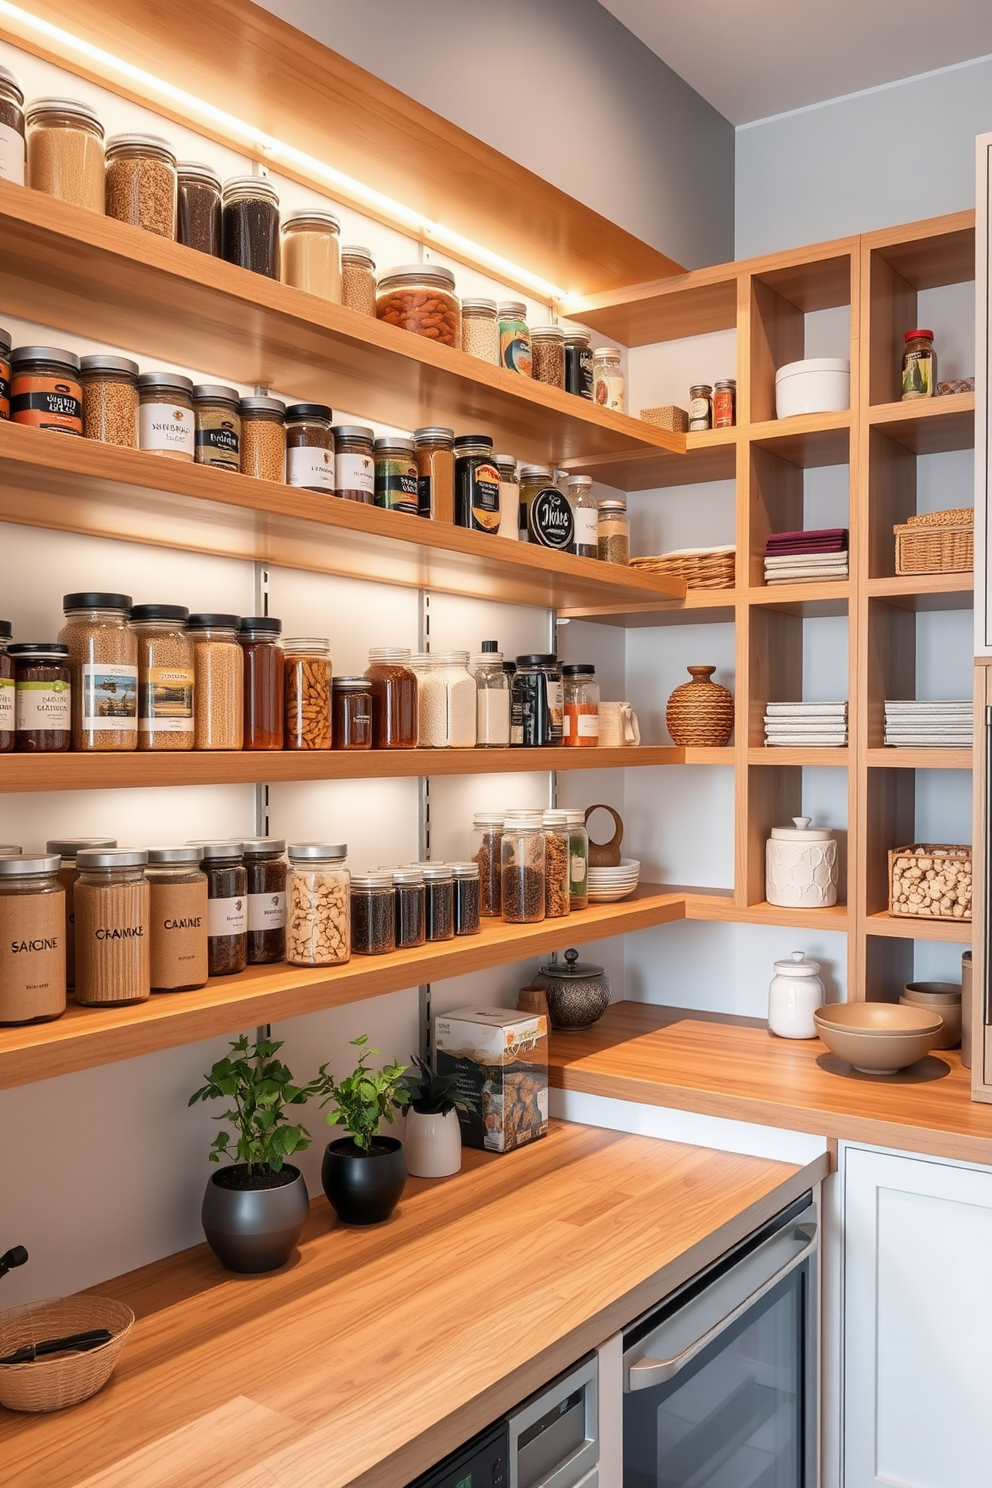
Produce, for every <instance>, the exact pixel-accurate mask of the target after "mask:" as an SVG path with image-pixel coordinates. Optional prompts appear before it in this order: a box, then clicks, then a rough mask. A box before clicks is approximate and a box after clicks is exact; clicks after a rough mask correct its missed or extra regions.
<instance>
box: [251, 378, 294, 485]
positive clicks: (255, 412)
mask: <svg viewBox="0 0 992 1488" xmlns="http://www.w3.org/2000/svg"><path fill="white" fill-rule="evenodd" d="M241 473H242V475H253V476H254V477H255V479H256V480H268V481H277V482H279V483H280V484H281V483H282V482H283V481H284V480H285V479H286V405H285V403H283V402H281V401H280V399H279V398H242V399H241Z"/></svg>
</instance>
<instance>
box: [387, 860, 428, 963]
mask: <svg viewBox="0 0 992 1488" xmlns="http://www.w3.org/2000/svg"><path fill="white" fill-rule="evenodd" d="M392 877H393V896H394V900H395V909H396V949H397V950H398V951H402V950H408V949H409V948H410V946H422V945H423V944H424V940H425V939H426V936H427V929H426V918H427V890H426V889H425V888H424V874H423V870H422V869H420V868H419V867H418V868H412V867H411V868H394V869H393V870H392Z"/></svg>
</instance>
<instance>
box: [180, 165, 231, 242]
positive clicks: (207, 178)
mask: <svg viewBox="0 0 992 1488" xmlns="http://www.w3.org/2000/svg"><path fill="white" fill-rule="evenodd" d="M176 237H177V239H178V240H179V242H180V243H182V244H183V245H184V246H185V247H186V248H195V249H196V251H197V252H198V253H209V254H210V255H211V256H212V257H213V258H220V256H221V230H220V177H219V176H218V175H217V172H216V171H215V170H213V169H211V167H210V166H209V165H202V164H201V163H200V162H199V161H197V160H181V161H180V162H179V164H178V165H177V166H176Z"/></svg>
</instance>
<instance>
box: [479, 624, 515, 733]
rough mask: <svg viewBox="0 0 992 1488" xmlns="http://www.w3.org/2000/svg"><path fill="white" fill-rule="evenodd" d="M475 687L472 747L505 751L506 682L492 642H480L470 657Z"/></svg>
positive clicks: (507, 719) (507, 718) (507, 723)
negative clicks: (473, 740)
mask: <svg viewBox="0 0 992 1488" xmlns="http://www.w3.org/2000/svg"><path fill="white" fill-rule="evenodd" d="M472 675H473V677H474V678H475V687H476V730H475V731H476V743H477V744H478V745H479V747H480V748H481V749H505V748H506V747H507V745H508V744H509V742H510V679H509V677H508V676H507V675H506V672H505V671H504V669H503V653H502V651H500V650H498V649H497V642H496V641H483V643H482V650H481V651H479V652H477V653H476V654H475V655H474V656H473V657H472Z"/></svg>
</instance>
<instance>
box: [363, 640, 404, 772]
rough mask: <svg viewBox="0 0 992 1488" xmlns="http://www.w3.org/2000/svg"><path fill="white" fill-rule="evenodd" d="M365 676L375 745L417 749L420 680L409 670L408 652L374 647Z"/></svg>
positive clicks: (379, 747) (376, 746)
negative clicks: (370, 704)
mask: <svg viewBox="0 0 992 1488" xmlns="http://www.w3.org/2000/svg"><path fill="white" fill-rule="evenodd" d="M365 676H366V679H367V681H368V682H369V683H370V685H371V689H372V747H373V748H374V749H415V748H416V745H417V679H416V677H415V676H414V674H413V672H412V671H411V670H410V653H409V651H407V650H404V649H402V648H400V647H398V646H377V647H374V648H373V649H372V650H371V651H370V652H369V665H368V670H367V671H366V673H365Z"/></svg>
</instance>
